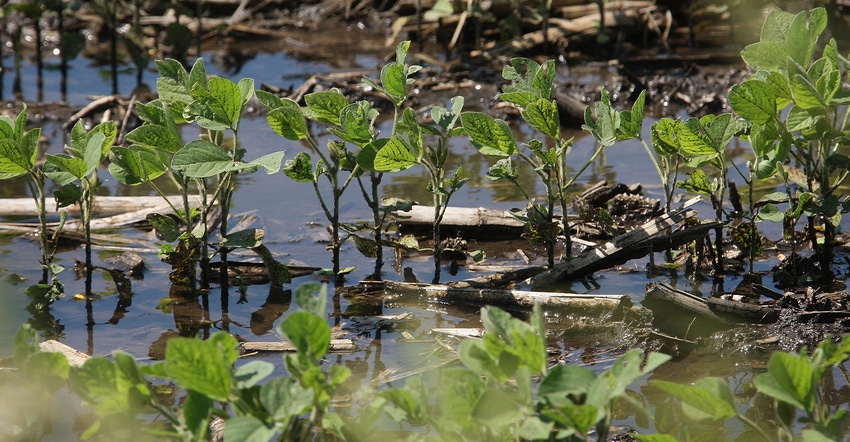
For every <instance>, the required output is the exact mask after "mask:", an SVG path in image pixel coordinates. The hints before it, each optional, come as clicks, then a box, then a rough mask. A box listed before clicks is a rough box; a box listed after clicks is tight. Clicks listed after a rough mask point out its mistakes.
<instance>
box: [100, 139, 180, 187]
mask: <svg viewBox="0 0 850 442" xmlns="http://www.w3.org/2000/svg"><path fill="white" fill-rule="evenodd" d="M165 160H166V159H165V158H164V154H162V153H160V152H157V151H155V150H153V149H150V148H148V147H144V146H140V145H133V146H130V147H129V148H127V147H121V146H114V147H112V149H111V150H110V152H109V173H110V174H112V176H113V177H114V178H115V179H116V180H118V182H120V183H121V184H125V185H128V186H133V185H137V184H141V183H144V182H147V181H151V180H155V179H157V178H159V177H160V176H162V175H163V174H165V172H166V171H167V170H168V164H167V163H166V161H165Z"/></svg>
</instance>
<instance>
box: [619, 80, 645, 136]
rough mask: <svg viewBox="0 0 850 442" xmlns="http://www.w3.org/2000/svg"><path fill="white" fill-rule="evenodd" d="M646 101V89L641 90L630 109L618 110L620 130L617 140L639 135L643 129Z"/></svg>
mask: <svg viewBox="0 0 850 442" xmlns="http://www.w3.org/2000/svg"><path fill="white" fill-rule="evenodd" d="M645 103H646V91H645V90H644V91H641V92H640V95H638V98H637V100H635V102H634V104H632V109H631V110H630V111H622V112H620V130H619V132H617V139H618V140H629V139H632V138H636V137H640V132H641V129H643V108H644V105H645Z"/></svg>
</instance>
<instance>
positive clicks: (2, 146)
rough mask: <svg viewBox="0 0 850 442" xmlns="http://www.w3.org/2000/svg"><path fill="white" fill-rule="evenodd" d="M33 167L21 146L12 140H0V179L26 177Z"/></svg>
mask: <svg viewBox="0 0 850 442" xmlns="http://www.w3.org/2000/svg"><path fill="white" fill-rule="evenodd" d="M32 167H34V166H33V165H31V164H30V163H29V159H28V157H27V155H25V154H24V152H22V150H21V148H20V144H18V143H17V142H16V141H14V140H10V139H3V140H0V179H9V178H15V177H19V176H21V175H25V174H26V173H27V172H29V170H30V168H32Z"/></svg>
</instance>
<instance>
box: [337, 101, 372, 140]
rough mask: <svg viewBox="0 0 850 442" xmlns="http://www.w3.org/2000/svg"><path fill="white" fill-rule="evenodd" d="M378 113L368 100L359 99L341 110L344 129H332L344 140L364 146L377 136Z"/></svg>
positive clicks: (341, 122)
mask: <svg viewBox="0 0 850 442" xmlns="http://www.w3.org/2000/svg"><path fill="white" fill-rule="evenodd" d="M378 115H379V114H378V111H376V110H375V109H373V108H372V105H370V104H369V103H368V102H366V101H358V102H357V103H354V104H350V105H348V106H346V107H345V108H344V109H343V110H342V112H340V116H339V121H340V126H342V129H341V130H339V129H334V128H331V129H330V131H331V132H332V133H333V134H334V135H336V136H338V137H339V138H340V139H342V140H344V141H348V142H349V143H352V144H355V145H357V146H360V147H363V146H365V145H366V144H369V143H370V142H372V140H373V139H374V138H375V130H374V124H375V119H376V118H377V117H378Z"/></svg>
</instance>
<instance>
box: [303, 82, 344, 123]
mask: <svg viewBox="0 0 850 442" xmlns="http://www.w3.org/2000/svg"><path fill="white" fill-rule="evenodd" d="M304 102H305V103H306V104H307V109H306V110H305V111H304V113H305V116H306V117H307V118H310V119H311V120H316V121H319V122H321V123H325V124H330V125H332V126H339V125H340V121H339V115H340V113H341V112H342V110H343V109H345V107H346V106H348V99H347V98H345V95H342V93H340V92H339V91H338V90H336V89H331V90H329V91H321V92H313V93H312V94H307V95H305V96H304Z"/></svg>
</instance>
